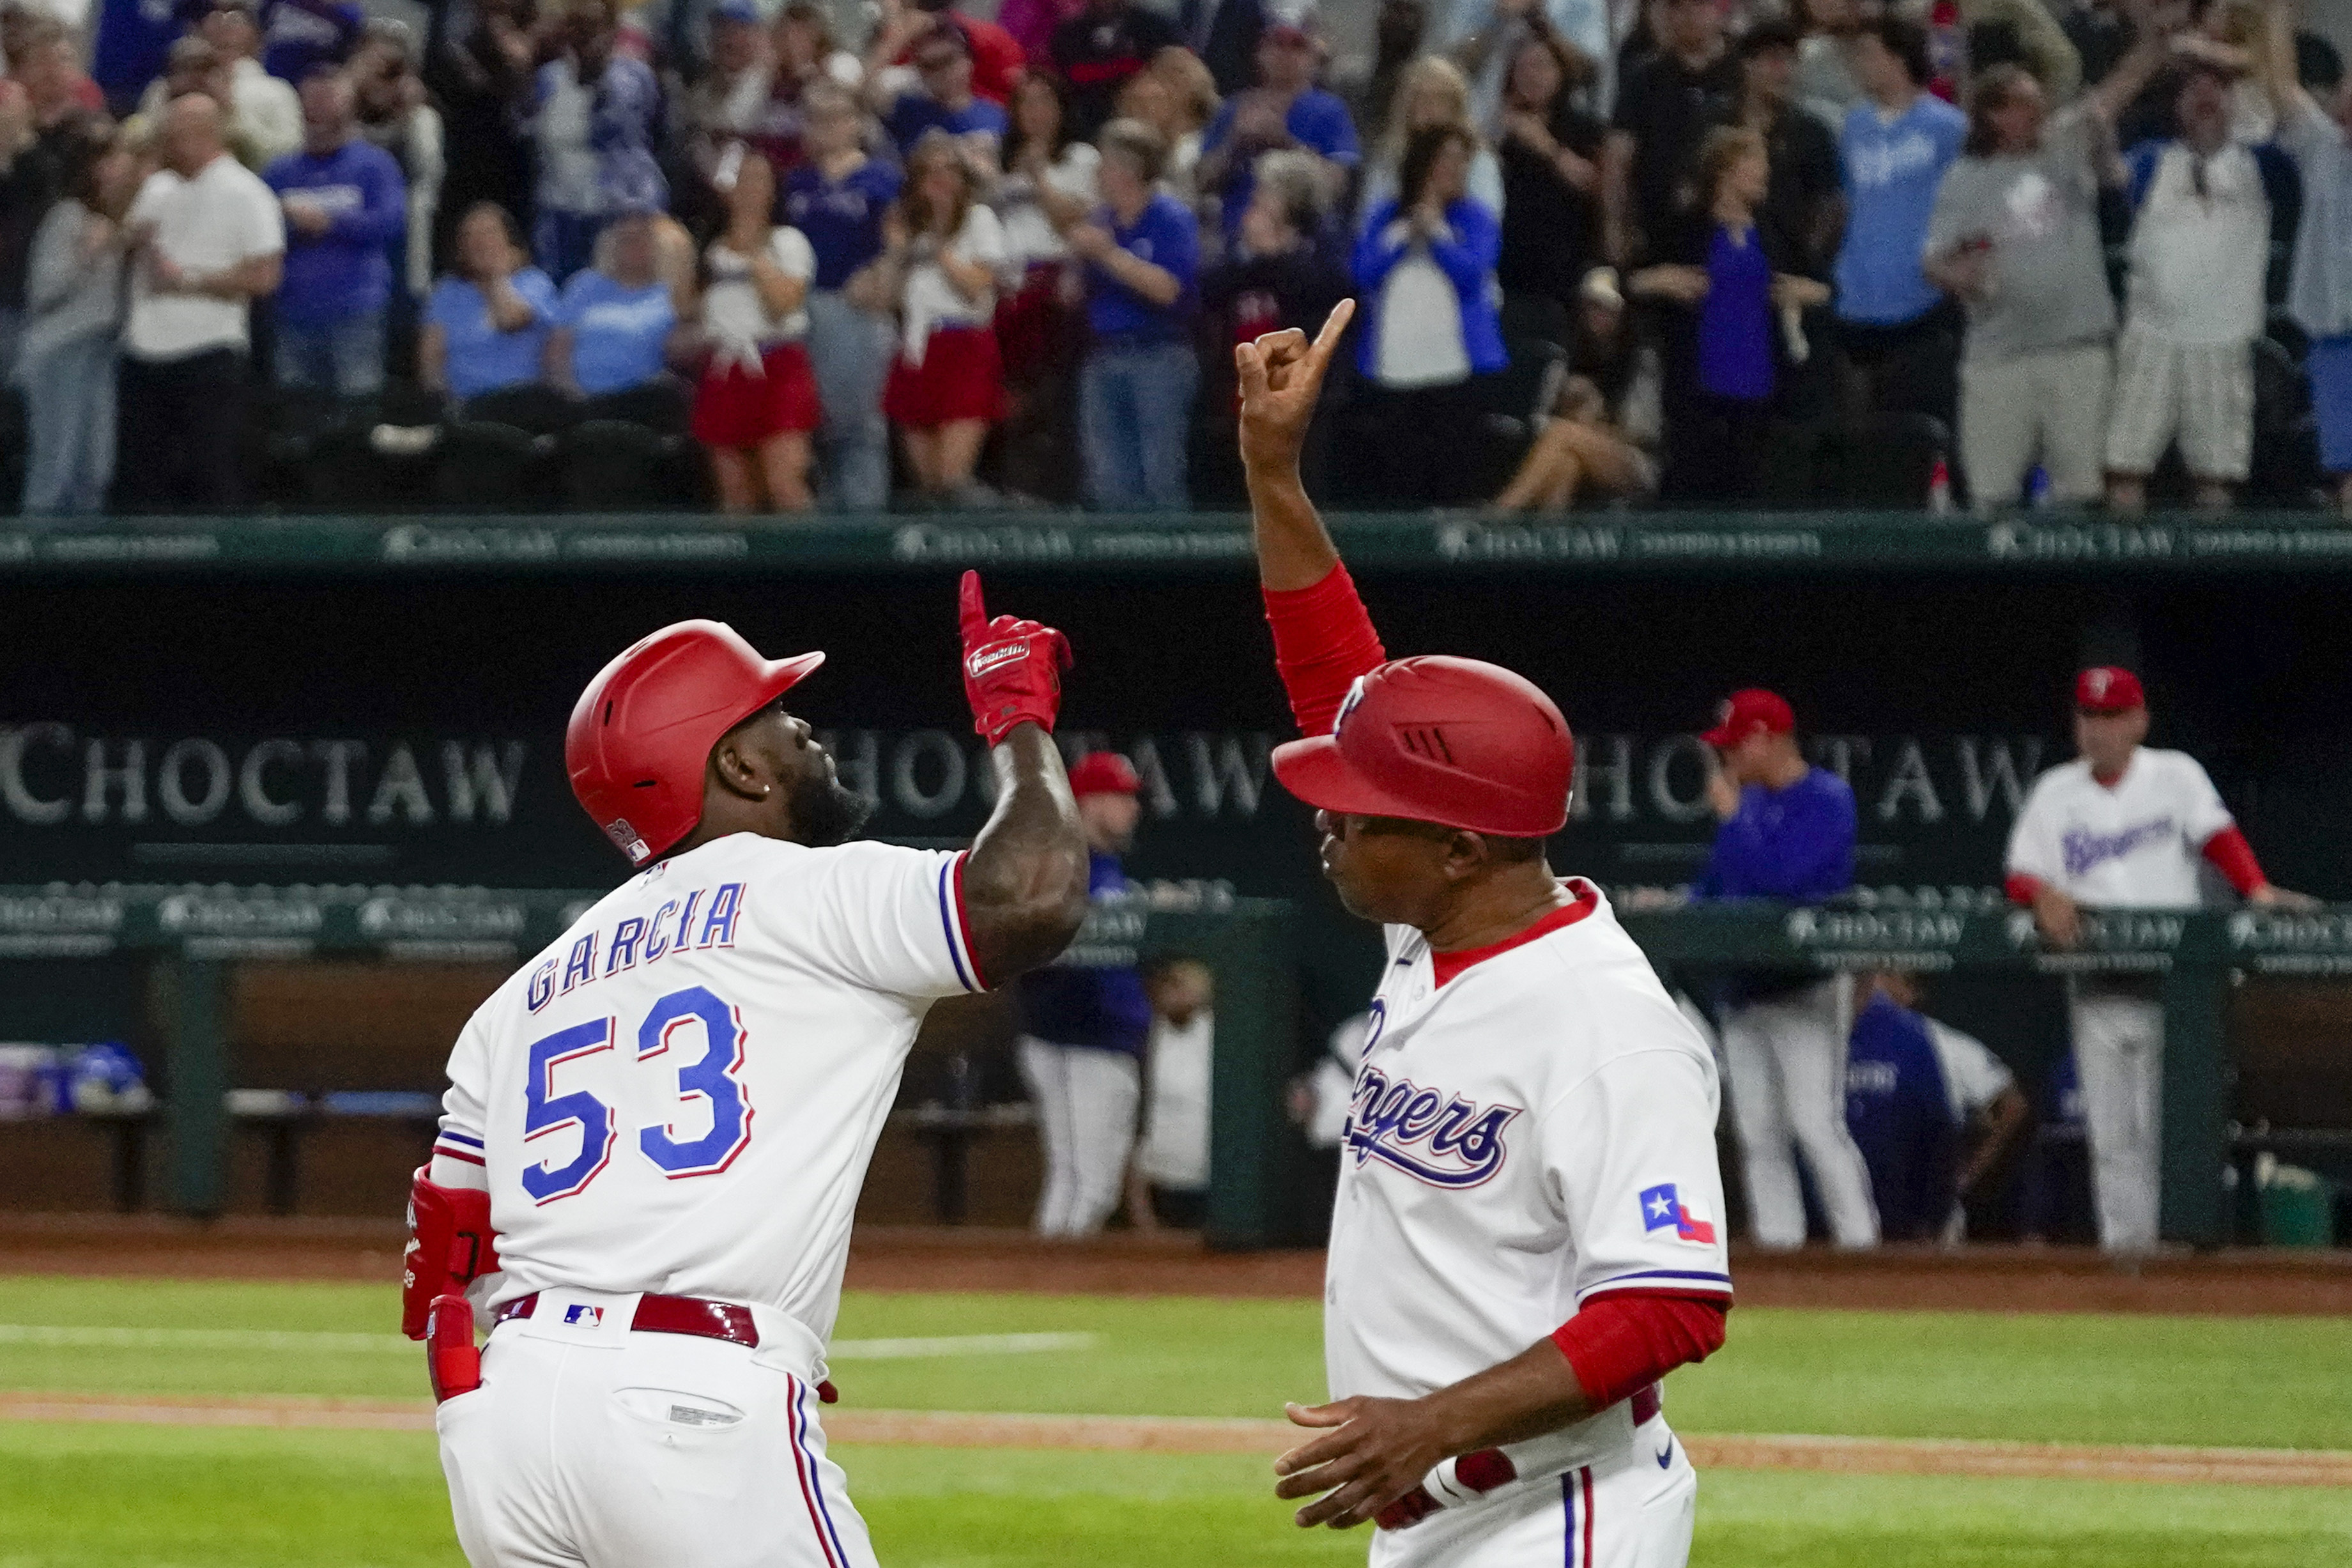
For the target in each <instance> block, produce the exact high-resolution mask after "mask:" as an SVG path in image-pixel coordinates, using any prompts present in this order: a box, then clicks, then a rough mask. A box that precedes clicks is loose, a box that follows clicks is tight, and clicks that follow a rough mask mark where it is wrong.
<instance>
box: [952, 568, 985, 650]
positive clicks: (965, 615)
mask: <svg viewBox="0 0 2352 1568" xmlns="http://www.w3.org/2000/svg"><path fill="white" fill-rule="evenodd" d="M956 608H957V619H958V620H959V621H961V623H962V626H963V640H964V641H965V642H966V643H974V642H978V641H980V640H981V639H982V638H983V637H987V636H988V607H987V606H986V605H983V604H982V603H981V597H980V574H979V573H977V572H971V571H967V572H966V573H965V574H963V585H962V587H961V589H959V590H958V594H957V605H956Z"/></svg>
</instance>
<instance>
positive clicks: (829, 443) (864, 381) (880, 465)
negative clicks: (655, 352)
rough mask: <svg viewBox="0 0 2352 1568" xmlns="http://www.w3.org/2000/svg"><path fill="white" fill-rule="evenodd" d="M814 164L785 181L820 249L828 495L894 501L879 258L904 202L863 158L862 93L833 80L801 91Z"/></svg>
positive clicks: (819, 336)
mask: <svg viewBox="0 0 2352 1568" xmlns="http://www.w3.org/2000/svg"><path fill="white" fill-rule="evenodd" d="M801 101H802V107H803V110H804V111H805V113H806V117H807V118H806V121H805V125H804V128H803V146H804V148H805V150H806V153H807V161H806V162H804V163H800V164H797V165H795V166H794V168H793V172H792V174H790V175H789V176H788V177H787V178H786V180H785V183H784V217H785V219H786V221H788V222H789V223H790V224H791V225H792V226H793V227H794V228H796V229H798V230H800V231H801V233H802V234H803V235H804V236H806V237H807V238H808V242H809V248H810V249H812V250H814V252H816V277H815V278H814V279H813V280H812V281H811V284H810V288H809V294H808V318H809V329H808V353H809V368H810V370H811V371H813V372H814V374H815V376H816V392H817V401H818V403H819V404H820V405H822V406H823V407H824V428H823V440H822V443H821V457H822V460H823V465H824V499H825V500H826V502H827V504H829V505H831V506H833V507H835V508H836V509H838V510H844V511H879V510H882V509H883V508H884V507H886V506H887V505H888V504H889V502H890V426H889V425H888V423H887V421H886V420H885V419H884V418H883V417H882V386H883V383H884V382H885V381H887V379H888V377H889V374H890V360H891V356H892V354H893V353H894V352H895V351H896V347H897V340H896V338H895V337H894V335H893V334H892V331H891V325H890V314H889V312H890V308H891V301H890V300H889V297H888V290H887V287H886V285H885V282H884V279H882V276H881V271H880V269H879V268H877V267H876V265H875V263H876V262H877V260H878V259H879V258H880V257H881V255H882V219H883V216H884V215H885V214H887V212H888V211H889V210H890V205H891V204H892V203H893V202H895V201H897V200H898V187H899V184H900V183H901V176H900V174H899V173H898V169H897V168H896V167H894V166H893V165H891V164H889V163H883V162H881V161H880V160H879V159H876V158H869V157H868V156H866V148H865V146H864V143H863V142H862V140H861V138H860V125H859V121H858V114H857V104H856V100H854V99H853V98H851V97H850V95H849V93H848V92H847V90H846V89H843V88H840V87H837V86H835V84H833V83H831V82H825V81H816V82H811V83H810V84H809V86H808V88H807V89H806V91H805V92H804V93H803V98H802V100H801Z"/></svg>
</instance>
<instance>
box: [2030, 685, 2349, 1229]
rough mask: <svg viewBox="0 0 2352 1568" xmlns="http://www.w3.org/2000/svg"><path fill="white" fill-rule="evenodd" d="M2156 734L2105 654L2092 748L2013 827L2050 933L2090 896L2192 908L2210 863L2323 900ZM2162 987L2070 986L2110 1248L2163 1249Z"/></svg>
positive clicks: (2037, 915) (2067, 941)
mask: <svg viewBox="0 0 2352 1568" xmlns="http://www.w3.org/2000/svg"><path fill="white" fill-rule="evenodd" d="M2146 740H2147V698H2146V696H2145V694H2144V693H2143V692H2142V690H2141V689H2140V683H2139V678H2138V677H2137V676H2136V675H2134V674H2133V673H2132V672H2131V671H2130V670H2128V669H2117V668H2114V667H2112V666H2105V665H2102V666H2098V667H2096V668H2090V669H2086V670H2084V671H2083V672H2082V673H2081V674H2080V675H2078V676H2076V677H2075V678H2074V749H2075V750H2076V751H2077V752H2080V753H2081V755H2079V756H2077V757H2076V758H2075V759H2074V761H2073V762H2071V763H2060V764H2059V765H2058V766H2056V767H2054V768H2052V769H2051V770H2050V771H2049V772H2048V773H2043V774H2042V776H2041V777H2040V778H2038V779H2036V780H2035V781H2034V782H2033V789H2032V793H2031V794H2029V795H2027V796H2026V797H2025V805H2024V807H2023V808H2022V809H2021V810H2020V811H2019V813H2018V814H2017V823H2016V826H2013V827H2011V829H2010V835H2009V857H2008V880H2007V883H2006V886H2007V889H2008V892H2009V896H2010V898H2011V900H2013V901H2015V902H2017V903H2020V904H2023V905H2025V906H2027V907H2028V908H2030V909H2032V910H2033V920H2034V923H2035V925H2037V926H2038V927H2040V929H2041V931H2042V937H2043V939H2044V940H2046V941H2047V942H2050V944H2051V945H2052V946H2053V947H2061V948H2067V947H2073V946H2074V945H2075V943H2076V942H2078V941H2080V940H2081V934H2082V911H2083V910H2084V908H2086V907H2087V908H2091V909H2099V908H2113V909H2137V910H2188V909H2195V908H2196V907H2197V906H2198V904H2199V903H2200V901H2201V896H2200V889H2199V887H2198V863H2199V862H2200V860H2203V861H2207V862H2210V864H2211V865H2212V866H2213V867H2214V868H2216V869H2218V870H2219V871H2220V872H2221V875H2222V876H2223V877H2225V878H2227V879H2229V882H2230V885H2231V887H2233V888H2235V889H2237V890H2238V892H2239V894H2240V895H2241V896H2242V897H2243V898H2244V899H2245V900H2247V901H2248V902H2250V903H2256V904H2277V905H2285V906H2288V907H2291V908H2298V909H2303V908H2311V907H2314V906H2315V903H2316V900H2313V899H2311V898H2309V897H2308V896H2306V895H2305V894H2302V893H2290V892H2287V891H2285V890H2284V889H2280V888H2274V887H2273V886H2272V885H2271V882H2270V879H2269V878H2267V877H2265V876H2263V868H2262V864H2261V862H2259V861H2257V860H2256V859H2255V858H2254V851H2253V848H2252V846H2251V845H2249V844H2248V843H2247V842H2246V837H2245V835H2244V834H2242V833H2241V832H2239V831H2238V825H2237V824H2236V822H2234V821H2233V820H2232V819H2231V816H2230V808H2229V807H2227V806H2225V805H2222V804H2221V795H2220V794H2219V792H2217V791H2216V790H2215V789H2214V788H2213V781H2212V780H2211V779H2210V778H2207V777H2206V776H2205V770H2204V769H2203V768H2202V767H2200V766H2199V765H2198V763H2197V760H2196V759H2195V758H2193V757H2191V756H2189V754H2188V753H2187V752H2168V751H2162V750H2159V749H2158V748H2156V747H2153V746H2147V745H2143V744H2142V743H2141V742H2144V741H2146ZM2158 984H2159V982H2158V981H2157V980H2155V979H2154V978H2153V977H2142V976H2138V975H2093V974H2085V975H2080V976H2076V977H2074V979H2073V980H2072V981H2071V983H2070V984H2069V987H2068V1008H2067V1010H2068V1015H2069V1018H2070V1021H2071V1023H2072V1025H2073V1033H2074V1063H2075V1067H2076V1069H2077V1070H2078V1071H2079V1072H2080V1073H2081V1075H2082V1084H2083V1115H2084V1125H2085V1126H2086V1128H2087V1129H2088V1131H2089V1132H2090V1138H2091V1195H2092V1200H2093V1205H2094V1206H2095V1207H2096V1208H2097V1210H2098V1214H2099V1245H2100V1246H2101V1247H2105V1248H2106V1249H2107V1250H2108V1251H2110V1252H2126V1253H2130V1252H2146V1251H2147V1250H2149V1249H2151V1248H2152V1247H2155V1246H2156V1239H2157V1234H2156V1226H2157V1187H2158V1175H2157V1157H2158V1148H2159V1144H2160V1141H2161V1130H2162V1121H2161V1117H2160V1113H2159V1098H2160V1097H2159V1094H2158V1089H2159V1086H2160V1084H2161V1082H2162V1074H2163V1058H2164V1006H2163V1003H2162V1002H2161V1000H2160V999H2159V996H2158Z"/></svg>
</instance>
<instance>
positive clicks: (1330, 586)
mask: <svg viewBox="0 0 2352 1568" xmlns="http://www.w3.org/2000/svg"><path fill="white" fill-rule="evenodd" d="M1265 619H1266V624H1267V625H1268V626H1272V627H1273V628H1274V667H1275V668H1276V670H1277V671H1279V672H1280V674H1281V676H1282V689H1283V690H1284V691H1285V692H1286V694H1288V696H1289V698H1290V711H1291V714H1292V716H1293V717H1294V718H1296V719H1297V721H1298V731H1299V733H1300V734H1302V735H1328V734H1329V733H1330V732H1331V725H1332V721H1334V720H1336V719H1337V718H1338V717H1339V704H1340V703H1342V702H1344V701H1345V700H1347V697H1348V688H1349V687H1350V686H1352V685H1354V684H1355V681H1356V678H1357V677H1358V676H1360V675H1364V674H1367V673H1369V672H1370V670H1371V669H1372V668H1374V667H1375V666H1377V665H1378V664H1380V663H1381V660H1382V659H1384V658H1387V657H1388V656H1387V655H1386V654H1385V653H1383V652H1382V651H1381V636H1380V633H1378V632H1376V631H1374V630H1373V629H1372V617H1371V616H1370V614H1369V613H1367V612H1366V610H1365V609H1364V601H1363V600H1362V599H1361V598H1360V596H1358V595H1357V593H1356V584H1355V580H1354V579H1353V578H1351V577H1349V575H1348V568H1347V567H1346V566H1344V565H1340V566H1335V567H1333V568H1332V569H1331V574H1330V575H1329V576H1328V577H1326V578H1324V579H1323V580H1322V581H1321V582H1320V583H1318V584H1315V585H1314V586H1313V587H1311V588H1286V589H1276V588H1268V589H1266V590H1265Z"/></svg>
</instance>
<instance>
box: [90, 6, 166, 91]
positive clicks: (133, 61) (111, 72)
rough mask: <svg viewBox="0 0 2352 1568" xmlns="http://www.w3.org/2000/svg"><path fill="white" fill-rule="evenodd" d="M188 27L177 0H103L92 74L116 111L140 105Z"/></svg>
mask: <svg viewBox="0 0 2352 1568" xmlns="http://www.w3.org/2000/svg"><path fill="white" fill-rule="evenodd" d="M183 30H184V27H183V24H182V18H181V16H180V6H179V5H178V4H177V0H100V4H99V6H98V37H97V39H96V41H95V42H94V43H93V44H92V45H91V46H90V59H89V75H90V79H91V80H93V81H95V82H97V83H98V85H99V88H100V90H101V91H103V92H104V93H105V94H106V107H107V109H108V110H109V111H110V112H111V113H113V114H116V115H120V116H128V115H129V114H130V113H131V111H132V110H135V109H136V108H137V107H138V106H139V96H140V94H142V93H143V92H145V91H146V90H147V84H148V83H149V82H151V81H153V80H154V79H156V78H157V77H160V76H162V75H163V65H164V62H165V60H166V59H167V58H169V57H170V55H171V52H172V45H173V42H174V41H175V40H176V39H177V38H178V37H179V36H180V34H181V32H182V31H183Z"/></svg>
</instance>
